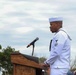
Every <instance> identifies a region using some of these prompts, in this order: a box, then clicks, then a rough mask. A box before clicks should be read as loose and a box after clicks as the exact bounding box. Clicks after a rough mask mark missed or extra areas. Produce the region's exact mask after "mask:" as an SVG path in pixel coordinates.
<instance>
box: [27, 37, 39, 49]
mask: <svg viewBox="0 0 76 75" xmlns="http://www.w3.org/2000/svg"><path fill="white" fill-rule="evenodd" d="M37 40H39V38H38V37H37V38H36V39H35V40H33V41H32V42H31V43H30V44H28V45H27V48H28V47H30V46H31V45H34V43H35V42H36V41H37Z"/></svg>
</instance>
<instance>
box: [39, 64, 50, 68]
mask: <svg viewBox="0 0 76 75" xmlns="http://www.w3.org/2000/svg"><path fill="white" fill-rule="evenodd" d="M40 65H41V66H42V68H43V69H48V67H50V66H49V65H48V64H44V63H42V64H40Z"/></svg>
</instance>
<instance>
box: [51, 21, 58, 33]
mask: <svg viewBox="0 0 76 75" xmlns="http://www.w3.org/2000/svg"><path fill="white" fill-rule="evenodd" d="M57 28H58V25H57V23H56V22H50V31H51V32H52V33H54V32H57V31H58V29H57Z"/></svg>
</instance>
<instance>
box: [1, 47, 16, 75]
mask: <svg viewBox="0 0 76 75" xmlns="http://www.w3.org/2000/svg"><path fill="white" fill-rule="evenodd" d="M12 52H15V49H14V48H11V47H10V46H8V47H7V48H5V49H2V52H0V64H1V67H2V68H3V69H4V70H6V71H7V73H8V74H9V75H12V74H13V64H12V63H11V58H10V57H11V56H10V55H11V53H12Z"/></svg>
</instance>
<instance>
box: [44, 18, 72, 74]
mask: <svg viewBox="0 0 76 75" xmlns="http://www.w3.org/2000/svg"><path fill="white" fill-rule="evenodd" d="M49 22H50V31H51V32H52V33H55V35H54V37H53V39H52V41H51V47H50V57H49V58H48V59H47V60H46V61H45V62H44V64H43V67H48V66H50V70H51V71H50V75H67V72H68V70H69V68H70V49H71V47H70V46H71V45H70V40H71V38H70V36H69V35H68V34H67V33H66V31H65V30H63V28H62V23H63V18H62V17H58V18H50V19H49Z"/></svg>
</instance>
